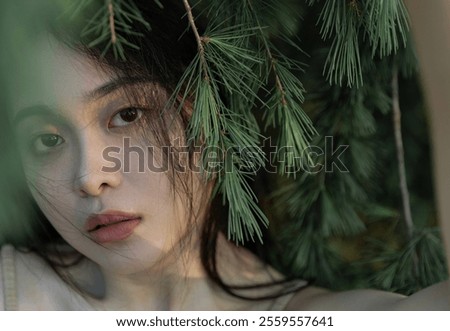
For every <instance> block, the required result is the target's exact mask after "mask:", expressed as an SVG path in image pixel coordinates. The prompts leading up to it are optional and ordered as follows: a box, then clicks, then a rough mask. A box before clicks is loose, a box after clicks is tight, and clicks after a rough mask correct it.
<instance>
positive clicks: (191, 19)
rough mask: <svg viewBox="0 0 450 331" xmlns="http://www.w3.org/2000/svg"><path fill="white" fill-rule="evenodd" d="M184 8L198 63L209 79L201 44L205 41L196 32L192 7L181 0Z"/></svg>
mask: <svg viewBox="0 0 450 331" xmlns="http://www.w3.org/2000/svg"><path fill="white" fill-rule="evenodd" d="M183 4H184V8H185V9H186V13H187V16H188V21H189V25H190V26H191V29H192V32H193V33H194V36H195V40H196V41H197V47H198V54H199V56H200V63H201V65H202V71H203V73H204V75H205V79H206V80H207V81H208V80H209V75H208V70H207V64H206V58H205V47H204V46H203V43H204V42H205V39H204V37H201V36H200V34H199V33H198V28H197V25H196V24H195V20H194V15H193V14H192V8H191V5H190V4H189V1H188V0H183Z"/></svg>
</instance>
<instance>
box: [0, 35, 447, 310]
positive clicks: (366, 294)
mask: <svg viewBox="0 0 450 331" xmlns="http://www.w3.org/2000/svg"><path fill="white" fill-rule="evenodd" d="M39 45H40V46H39V47H40V48H37V56H35V57H34V58H33V62H34V64H35V66H36V67H37V68H39V70H41V71H42V72H43V73H45V74H44V75H42V76H41V77H42V80H41V82H42V84H40V86H38V87H36V86H33V90H32V91H31V90H29V91H27V90H26V89H23V90H22V92H23V95H21V96H20V97H18V98H17V102H16V104H15V105H14V110H15V112H16V115H17V114H19V112H20V111H21V110H23V109H30V108H29V107H36V106H37V105H38V106H42V105H45V111H44V112H43V111H42V107H40V109H41V110H33V112H34V113H33V114H31V115H29V116H28V115H27V116H23V115H21V117H23V118H21V120H20V122H19V123H18V124H17V130H18V132H19V135H30V137H29V138H30V139H31V142H32V143H31V148H32V151H31V154H30V155H28V154H25V155H24V156H23V158H24V163H25V171H26V173H27V177H28V178H29V179H30V181H32V182H33V183H34V185H35V187H33V188H32V192H33V195H34V197H35V199H36V201H37V202H38V204H39V206H40V207H41V209H42V210H43V212H44V213H45V214H46V216H47V218H48V219H49V221H50V222H51V223H52V225H53V226H54V227H55V228H56V229H57V231H58V232H59V233H60V234H61V235H62V236H63V237H64V239H65V240H66V241H67V242H68V243H69V244H70V245H71V246H72V247H74V248H75V249H76V250H77V251H79V252H81V253H82V254H83V255H84V256H86V257H87V259H85V260H84V261H83V262H81V263H80V264H79V265H77V266H76V267H73V268H70V269H68V270H67V272H69V273H70V274H71V275H72V276H73V278H74V279H75V280H76V281H77V282H78V284H79V285H80V286H81V287H83V288H84V289H85V290H86V291H87V292H88V293H93V294H96V297H95V298H93V297H90V296H86V297H85V298H82V299H80V300H78V302H79V303H78V304H77V305H74V304H73V303H71V300H70V296H77V295H78V294H76V293H75V292H73V291H72V292H71V291H69V290H68V287H67V285H65V284H64V283H63V281H62V280H61V279H60V278H59V277H58V276H57V275H56V274H54V272H52V271H51V270H50V269H49V267H48V265H46V264H45V263H44V262H43V261H41V260H40V259H38V258H37V257H36V256H34V255H32V254H21V253H20V254H18V258H17V259H16V269H17V271H18V272H17V274H18V280H17V283H18V284H26V285H22V286H20V287H19V290H18V292H19V293H18V295H19V307H22V308H23V309H52V308H53V307H52V304H54V303H55V302H56V303H57V304H59V305H60V307H61V306H64V307H66V308H65V309H99V310H162V309H172V310H224V309H229V310H240V309H242V310H247V309H252V310H266V309H270V307H271V306H272V304H273V302H272V301H271V300H265V301H257V302H252V301H243V300H240V299H237V298H234V297H232V296H230V295H228V294H225V293H224V292H223V291H221V290H220V289H218V288H217V287H216V286H214V285H213V284H212V282H211V281H209V280H208V277H207V275H206V274H205V272H204V270H203V268H202V266H201V264H200V260H199V256H198V238H199V233H198V231H197V230H196V229H194V230H192V229H188V228H187V224H188V223H187V222H186V219H185V217H184V216H183V215H185V214H186V213H185V212H186V210H185V208H184V206H183V203H182V201H181V200H180V199H179V198H177V197H176V196H175V198H174V196H173V194H172V191H171V187H170V183H169V180H168V178H167V176H166V175H165V174H164V173H152V172H151V171H145V172H143V173H141V172H139V171H137V168H136V167H134V168H133V167H132V168H131V171H130V172H127V173H124V172H122V171H119V172H114V173H111V172H105V171H101V169H102V166H105V165H107V162H106V161H105V160H104V159H103V158H102V150H103V149H104V148H106V147H108V146H111V145H113V146H121V143H122V141H123V137H125V136H127V137H132V138H133V139H135V140H134V142H135V143H136V144H138V142H139V140H137V138H136V136H134V135H133V130H136V129H135V125H136V124H137V123H138V122H139V119H140V118H141V117H140V110H138V111H137V112H132V113H131V114H130V113H129V108H130V107H132V106H134V105H132V104H129V100H128V99H127V98H126V97H125V95H124V92H123V90H121V89H120V88H118V89H116V90H114V91H113V92H111V93H108V94H107V95H101V96H99V94H98V93H96V91H98V90H99V88H101V87H102V86H105V84H110V83H111V81H113V80H114V77H112V76H111V75H109V74H107V73H105V72H103V71H101V70H100V69H99V68H98V67H96V66H95V65H93V64H92V62H90V61H88V60H87V58H85V57H84V56H82V55H80V54H77V53H75V52H73V51H69V50H67V49H65V48H63V47H61V46H60V45H58V44H57V42H54V41H50V42H49V41H48V40H47V41H46V42H41V43H40V44H39ZM19 76H20V75H19ZM44 77H45V78H44ZM148 88H150V89H151V88H152V87H151V86H149V87H148ZM22 92H21V93H22ZM43 134H44V135H45V136H42V135H43ZM48 135H52V136H51V138H50V141H49V140H48V139H47V140H45V138H49V137H50V136H48ZM43 137H44V138H43ZM26 153H28V152H26ZM42 155H44V156H45V157H41V156H42ZM27 160H28V161H29V166H27ZM195 185H198V186H197V188H198V189H201V187H202V183H201V182H200V181H198V182H196V184H195ZM205 189H206V188H205ZM39 192H40V193H43V194H44V196H45V199H44V198H42V196H41V195H40V194H39ZM144 197H148V198H147V199H144ZM105 210H120V211H124V212H130V213H138V214H139V215H140V216H141V222H140V224H139V226H138V227H137V228H136V229H135V230H134V232H133V234H132V235H131V236H129V237H127V238H126V239H125V240H121V241H117V242H112V243H106V244H103V245H100V244H98V243H96V242H95V241H93V240H92V238H90V237H89V234H87V233H86V232H85V230H84V224H85V222H86V218H87V217H88V215H89V214H91V213H100V212H103V211H105ZM187 230H192V232H191V235H192V240H191V241H189V244H188V245H186V246H184V247H183V249H182V250H180V249H179V248H178V247H179V246H178V245H177V244H178V242H179V240H180V237H181V236H182V234H183V233H185V232H186V231H187ZM219 251H220V252H221V253H220V254H219V257H218V266H219V270H220V271H221V272H222V276H223V278H224V281H225V282H228V283H233V284H249V283H250V284H251V283H254V282H258V281H261V282H265V281H270V280H274V279H280V278H281V277H282V276H281V275H280V274H278V273H277V272H275V271H274V270H272V269H270V268H268V267H265V266H264V265H262V263H261V262H259V261H258V260H257V259H256V258H255V257H254V256H252V255H251V254H250V253H246V252H245V251H243V250H242V249H239V248H236V247H234V246H233V244H231V243H229V242H228V241H226V240H225V239H224V238H223V237H220V238H219ZM144 252H145V253H144ZM242 266H245V268H243V267H242ZM0 268H1V266H0ZM49 274H50V275H52V276H50V277H48V276H45V277H43V275H49ZM300 282H301V281H300ZM0 283H1V272H0ZM36 288H41V289H44V290H45V289H46V290H45V291H44V292H45V293H47V295H48V298H47V299H42V291H41V292H40V291H36ZM52 288H61V289H63V290H61V291H52V290H51V289H52ZM99 288H100V290H99ZM1 291H2V287H1V286H0V307H1V306H3V303H2V301H1V300H3V294H2V293H1ZM97 292H100V293H97ZM68 297H69V298H68ZM447 300H448V295H447V284H446V283H442V284H438V285H435V286H433V287H431V288H429V289H426V290H423V291H421V292H419V293H417V294H415V295H413V296H411V297H408V298H406V297H404V296H401V295H397V294H393V293H385V292H381V291H373V290H356V291H350V292H341V293H333V292H330V291H327V290H324V289H320V288H315V287H310V288H308V289H306V290H303V291H300V292H298V293H297V294H296V295H295V296H293V297H292V299H291V300H290V302H289V304H288V306H287V307H286V308H287V309H293V310H345V309H349V310H358V309H364V310H366V309H367V310H395V309H448V308H449V305H448V301H447ZM75 301H76V300H75ZM36 302H39V303H40V304H41V306H40V307H36V306H35V303H36ZM80 302H81V303H80ZM63 309H64V308H63Z"/></svg>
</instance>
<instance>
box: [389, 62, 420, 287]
mask: <svg viewBox="0 0 450 331" xmlns="http://www.w3.org/2000/svg"><path fill="white" fill-rule="evenodd" d="M399 99H400V97H399V88H398V68H397V66H395V67H394V69H393V75H392V113H393V114H392V115H393V122H394V134H395V146H396V150H397V162H398V174H399V185H400V191H401V195H402V206H403V217H404V221H405V225H406V230H407V236H408V239H409V241H410V242H411V241H412V240H413V237H414V223H413V219H412V213H411V204H410V198H409V190H408V184H407V181H406V169H405V151H404V148H403V139H402V124H401V109H400V101H399ZM412 259H413V264H414V269H413V270H414V273H415V275H414V276H415V278H417V277H418V275H419V270H418V263H419V258H418V256H417V252H416V251H414V253H413V255H412Z"/></svg>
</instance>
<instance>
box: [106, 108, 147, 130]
mask: <svg viewBox="0 0 450 331" xmlns="http://www.w3.org/2000/svg"><path fill="white" fill-rule="evenodd" d="M141 117H142V110H141V109H139V108H134V107H130V108H126V109H123V110H121V111H119V112H118V113H116V114H115V115H114V116H113V118H112V119H111V121H110V123H109V127H117V126H126V125H129V124H131V123H133V122H136V121H137V120H139V119H140V118H141Z"/></svg>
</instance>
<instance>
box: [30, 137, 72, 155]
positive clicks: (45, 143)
mask: <svg viewBox="0 0 450 331" xmlns="http://www.w3.org/2000/svg"><path fill="white" fill-rule="evenodd" d="M64 141H65V140H64V139H63V137H61V136H59V135H57V134H52V133H47V134H41V135H39V136H38V137H36V138H35V139H34V141H33V144H32V145H33V146H32V147H33V151H34V152H36V153H38V154H42V153H46V152H49V151H50V150H51V149H52V148H55V147H56V146H58V145H61V144H62V143H63V142H64Z"/></svg>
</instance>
